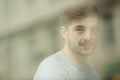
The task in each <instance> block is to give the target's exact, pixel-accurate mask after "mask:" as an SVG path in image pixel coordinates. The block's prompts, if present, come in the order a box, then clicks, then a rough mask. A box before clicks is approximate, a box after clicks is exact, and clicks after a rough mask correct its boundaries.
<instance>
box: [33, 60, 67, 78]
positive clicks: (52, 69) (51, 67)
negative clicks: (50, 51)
mask: <svg viewBox="0 0 120 80" xmlns="http://www.w3.org/2000/svg"><path fill="white" fill-rule="evenodd" d="M67 77H68V75H67V74H66V71H65V69H64V67H63V65H61V64H58V63H56V62H49V63H45V64H42V65H40V66H39V68H38V70H37V72H36V74H35V77H34V80H68V78H67Z"/></svg>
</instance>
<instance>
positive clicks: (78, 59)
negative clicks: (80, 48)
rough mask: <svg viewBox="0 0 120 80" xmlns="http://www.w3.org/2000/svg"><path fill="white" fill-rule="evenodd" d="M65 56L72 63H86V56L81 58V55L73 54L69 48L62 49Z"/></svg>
mask: <svg viewBox="0 0 120 80" xmlns="http://www.w3.org/2000/svg"><path fill="white" fill-rule="evenodd" d="M62 50H63V52H64V54H65V55H66V56H67V57H68V58H69V59H70V60H72V61H74V62H76V63H78V64H84V63H86V56H81V55H79V54H76V53H73V52H72V51H71V50H70V49H69V48H68V47H66V46H64V48H63V49H62Z"/></svg>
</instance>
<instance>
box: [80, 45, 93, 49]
mask: <svg viewBox="0 0 120 80" xmlns="http://www.w3.org/2000/svg"><path fill="white" fill-rule="evenodd" d="M80 46H81V47H83V48H84V49H90V48H91V47H92V46H91V45H89V44H81V45H80Z"/></svg>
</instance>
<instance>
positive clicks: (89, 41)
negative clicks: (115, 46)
mask: <svg viewBox="0 0 120 80" xmlns="http://www.w3.org/2000/svg"><path fill="white" fill-rule="evenodd" d="M98 26H99V21H98V17H97V16H89V17H85V18H82V19H77V20H73V21H72V23H71V24H70V26H69V27H68V29H66V28H65V29H66V30H65V31H66V34H65V36H64V38H65V40H66V45H67V46H68V48H69V50H70V51H71V52H72V53H74V54H79V55H80V56H88V55H90V54H91V52H92V51H93V49H94V48H95V45H96V41H97V37H98V32H99V30H98V28H99V27H98Z"/></svg>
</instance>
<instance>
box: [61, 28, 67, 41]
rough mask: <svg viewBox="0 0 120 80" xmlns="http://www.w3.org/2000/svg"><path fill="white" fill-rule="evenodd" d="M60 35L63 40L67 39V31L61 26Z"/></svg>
mask: <svg viewBox="0 0 120 80" xmlns="http://www.w3.org/2000/svg"><path fill="white" fill-rule="evenodd" d="M60 33H61V35H62V37H63V38H64V39H67V35H68V32H67V29H66V28H65V27H64V26H61V28H60Z"/></svg>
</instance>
